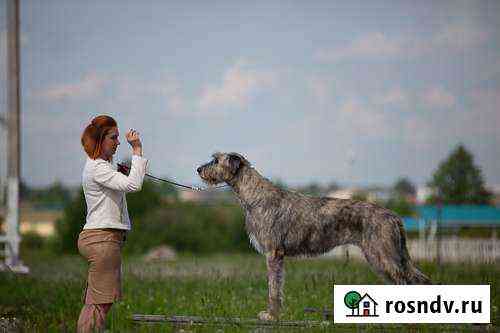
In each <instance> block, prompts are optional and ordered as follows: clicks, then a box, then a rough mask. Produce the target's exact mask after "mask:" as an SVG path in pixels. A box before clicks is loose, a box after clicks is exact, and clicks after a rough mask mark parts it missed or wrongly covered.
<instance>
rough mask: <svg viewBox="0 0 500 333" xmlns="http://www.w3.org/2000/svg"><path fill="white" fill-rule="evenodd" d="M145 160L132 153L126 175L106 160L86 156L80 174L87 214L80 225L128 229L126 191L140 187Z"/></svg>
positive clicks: (88, 227)
mask: <svg viewBox="0 0 500 333" xmlns="http://www.w3.org/2000/svg"><path fill="white" fill-rule="evenodd" d="M147 162H148V160H147V159H146V158H143V157H141V156H137V155H132V165H131V168H130V174H129V176H128V177H127V176H125V175H124V174H122V173H120V172H118V171H116V170H115V169H114V168H113V166H112V165H111V163H110V162H108V161H105V160H103V159H100V158H98V159H95V160H93V159H91V158H87V162H86V163H85V168H84V169H83V177H82V186H83V193H84V194H85V201H86V202H87V218H86V222H85V225H84V226H83V229H101V228H113V229H123V230H130V218H129V216H128V210H127V200H126V199H125V193H128V192H137V191H140V190H141V188H142V182H143V180H144V175H145V173H146V165H147Z"/></svg>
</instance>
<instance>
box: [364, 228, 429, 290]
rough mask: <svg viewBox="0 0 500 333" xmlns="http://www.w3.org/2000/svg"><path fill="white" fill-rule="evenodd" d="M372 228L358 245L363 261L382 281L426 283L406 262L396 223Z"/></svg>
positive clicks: (420, 274)
mask: <svg viewBox="0 0 500 333" xmlns="http://www.w3.org/2000/svg"><path fill="white" fill-rule="evenodd" d="M391 222H393V224H392V225H391V223H384V224H383V225H382V226H380V227H378V228H377V227H374V228H373V229H372V231H373V232H371V233H369V234H367V235H366V236H365V238H364V239H363V240H362V242H361V244H360V246H361V249H362V251H363V253H364V255H365V258H366V260H367V261H368V263H369V264H370V265H371V266H372V268H373V269H374V270H375V271H376V272H377V273H378V274H379V275H380V276H382V277H383V278H385V279H386V280H388V282H390V283H394V284H430V283H431V280H430V279H429V278H428V277H427V276H425V275H424V274H423V273H422V272H420V271H419V270H418V269H417V268H416V267H415V265H414V264H413V262H412V261H411V259H410V255H409V253H408V249H407V248H406V236H405V233H404V230H403V229H402V226H401V225H400V224H399V222H398V220H396V219H394V220H392V221H391Z"/></svg>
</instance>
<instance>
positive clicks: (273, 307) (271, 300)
mask: <svg viewBox="0 0 500 333" xmlns="http://www.w3.org/2000/svg"><path fill="white" fill-rule="evenodd" d="M266 260H267V288H268V289H267V292H268V306H267V311H261V312H260V313H259V319H260V320H277V319H278V318H279V315H280V311H281V306H282V305H283V278H284V271H283V263H284V254H283V252H282V251H280V250H274V251H271V252H269V253H267V254H266Z"/></svg>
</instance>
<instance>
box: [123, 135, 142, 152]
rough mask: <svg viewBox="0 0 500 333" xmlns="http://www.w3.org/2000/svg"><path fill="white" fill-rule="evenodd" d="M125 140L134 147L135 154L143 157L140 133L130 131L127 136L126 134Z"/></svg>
mask: <svg viewBox="0 0 500 333" xmlns="http://www.w3.org/2000/svg"><path fill="white" fill-rule="evenodd" d="M125 138H127V142H128V143H129V144H130V146H131V147H132V150H133V151H134V154H135V155H142V142H141V137H140V136H139V132H137V131H136V130H134V129H130V130H129V131H128V132H127V134H125Z"/></svg>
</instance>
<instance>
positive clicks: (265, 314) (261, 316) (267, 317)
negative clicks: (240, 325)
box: [258, 311, 278, 321]
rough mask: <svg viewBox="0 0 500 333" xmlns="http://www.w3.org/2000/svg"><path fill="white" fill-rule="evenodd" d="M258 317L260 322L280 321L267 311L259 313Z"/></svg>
mask: <svg viewBox="0 0 500 333" xmlns="http://www.w3.org/2000/svg"><path fill="white" fill-rule="evenodd" d="M258 317H259V320H263V321H271V320H278V318H277V317H276V316H273V315H272V314H270V313H269V312H267V311H261V312H259V315H258Z"/></svg>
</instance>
